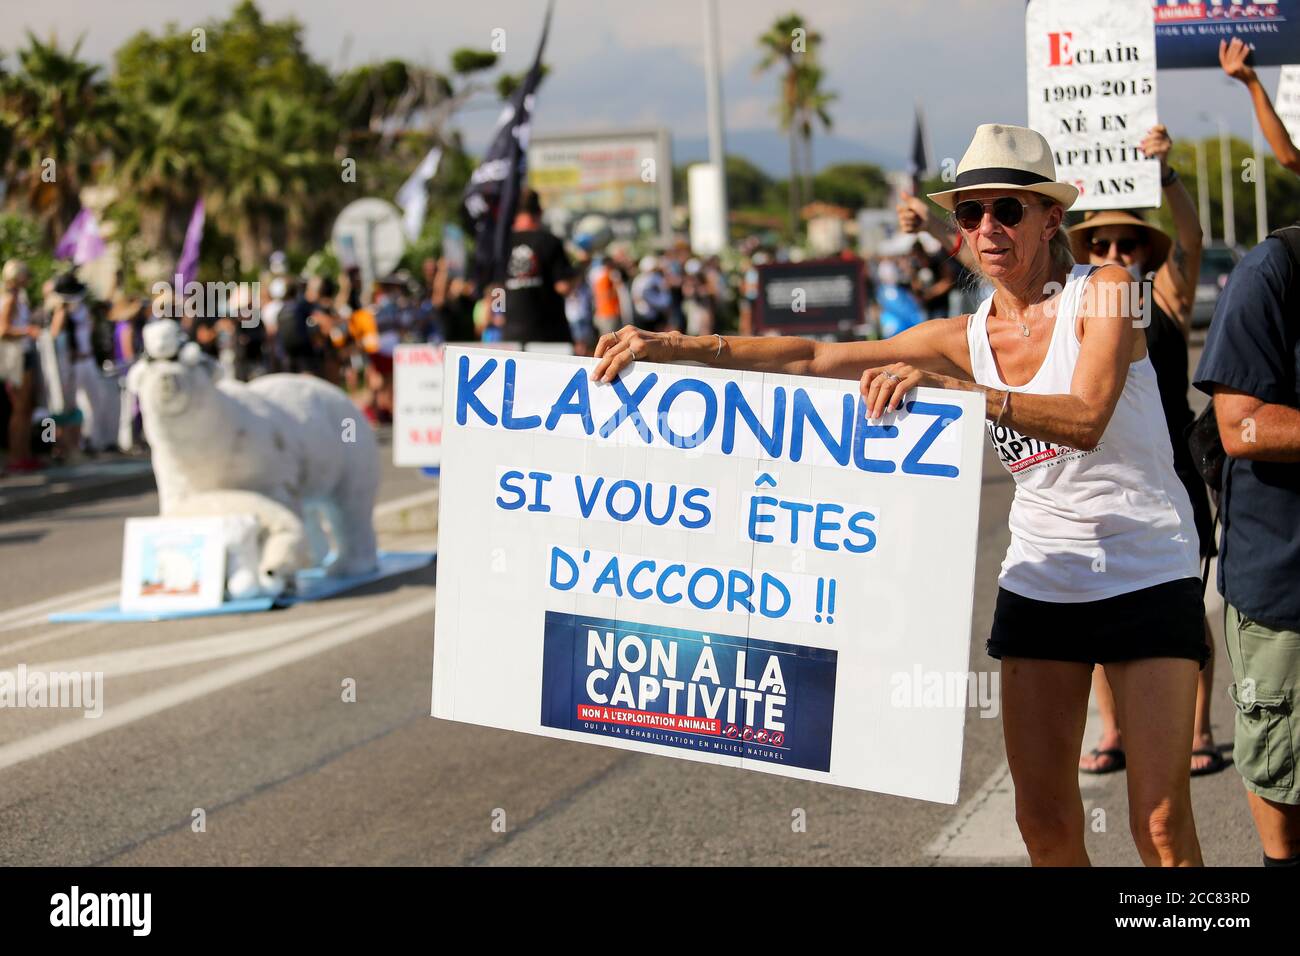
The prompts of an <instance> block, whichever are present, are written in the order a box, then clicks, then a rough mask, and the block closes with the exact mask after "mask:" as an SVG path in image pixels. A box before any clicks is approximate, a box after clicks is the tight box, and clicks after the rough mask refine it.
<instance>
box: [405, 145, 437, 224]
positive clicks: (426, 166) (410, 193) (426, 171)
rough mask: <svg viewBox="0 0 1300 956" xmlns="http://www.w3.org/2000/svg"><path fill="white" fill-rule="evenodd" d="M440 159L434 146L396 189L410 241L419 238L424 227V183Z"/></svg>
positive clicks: (427, 196)
mask: <svg viewBox="0 0 1300 956" xmlns="http://www.w3.org/2000/svg"><path fill="white" fill-rule="evenodd" d="M441 161H442V150H441V149H439V148H438V147H437V146H435V147H433V149H431V150H429V152H428V154H427V155H426V156H425V157H424V159H423V161H421V163H420V165H419V166H418V167H416V170H415V172H413V173H411V177H410V179H408V180H407V181H406V182H404V183H402V188H401V189H399V190H398V191H397V205H399V206H401V207H402V213H403V215H402V227H403V229H404V230H405V231H406V238H407V239H409V240H410V241H411V242H414V241H415V240H416V239H419V238H420V230H421V229H422V228H423V227H424V209H425V207H426V206H427V205H428V203H429V194H428V192H427V191H426V190H425V188H424V184H425V183H427V182H428V181H429V180H430V179H432V178H433V177H434V174H435V173H437V172H438V163H440V162H441Z"/></svg>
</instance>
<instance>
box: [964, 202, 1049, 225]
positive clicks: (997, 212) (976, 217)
mask: <svg viewBox="0 0 1300 956" xmlns="http://www.w3.org/2000/svg"><path fill="white" fill-rule="evenodd" d="M1031 205H1035V206H1041V205H1045V203H1027V202H1025V201H1024V200H1023V199H1017V198H1016V197H1014V196H1001V197H999V198H998V199H992V200H988V199H986V200H984V201H982V202H981V201H980V200H978V199H967V200H965V201H964V202H959V203H957V205H956V207H955V208H954V209H953V211H952V214H953V218H955V219H956V220H957V225H959V226H961V227H962V228H963V229H965V230H966V231H967V232H974V231H975V230H976V229H978V228H979V227H980V223H982V222H983V221H984V211H985V210H986V209H991V210H992V212H993V218H994V219H996V220H997V221H998V222H1000V223H1002V225H1004V226H1018V225H1020V221H1021V220H1022V219H1024V218H1025V210H1026V209H1028V208H1029V207H1030V206H1031Z"/></svg>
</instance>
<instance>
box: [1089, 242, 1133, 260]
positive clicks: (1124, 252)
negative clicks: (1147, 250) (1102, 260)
mask: <svg viewBox="0 0 1300 956" xmlns="http://www.w3.org/2000/svg"><path fill="white" fill-rule="evenodd" d="M1112 245H1113V246H1114V247H1115V248H1116V249H1117V250H1118V251H1119V254H1120V255H1121V256H1131V255H1132V254H1133V252H1134V250H1136V249H1137V247H1138V246H1140V245H1141V243H1140V242H1138V240H1136V239H1114V240H1111V239H1094V240H1092V241H1091V242H1090V243H1088V248H1089V249H1090V250H1091V251H1092V254H1093V255H1094V256H1105V255H1106V253H1108V252H1110V247H1111V246H1112Z"/></svg>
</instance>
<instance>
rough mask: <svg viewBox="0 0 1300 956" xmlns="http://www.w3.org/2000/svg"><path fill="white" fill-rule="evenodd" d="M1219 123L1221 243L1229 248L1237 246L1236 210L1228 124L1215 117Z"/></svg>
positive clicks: (1220, 117) (1221, 118) (1222, 119)
mask: <svg viewBox="0 0 1300 956" xmlns="http://www.w3.org/2000/svg"><path fill="white" fill-rule="evenodd" d="M1216 119H1217V120H1218V123H1219V165H1220V166H1221V167H1222V168H1221V170H1220V172H1221V173H1222V174H1223V175H1222V179H1223V241H1224V242H1225V243H1227V244H1228V245H1229V246H1235V245H1236V244H1237V210H1236V207H1235V204H1234V203H1233V196H1232V146H1231V144H1230V143H1229V142H1228V123H1227V121H1226V120H1225V119H1224V118H1223V117H1222V116H1219V117H1216Z"/></svg>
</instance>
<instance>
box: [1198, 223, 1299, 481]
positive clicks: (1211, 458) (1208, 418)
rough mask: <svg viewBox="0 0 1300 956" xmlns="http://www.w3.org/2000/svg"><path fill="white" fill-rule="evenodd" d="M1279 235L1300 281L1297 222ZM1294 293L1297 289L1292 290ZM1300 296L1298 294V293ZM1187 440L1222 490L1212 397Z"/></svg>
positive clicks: (1207, 475) (1219, 443)
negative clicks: (1288, 252) (1289, 254)
mask: <svg viewBox="0 0 1300 956" xmlns="http://www.w3.org/2000/svg"><path fill="white" fill-rule="evenodd" d="M1271 238H1273V239H1279V240H1281V241H1282V243H1283V244H1284V245H1285V246H1286V247H1287V249H1288V250H1290V252H1291V261H1292V263H1293V265H1294V271H1293V272H1292V277H1293V282H1295V281H1300V223H1297V224H1296V225H1294V226H1287V227H1285V228H1283V229H1279V230H1277V232H1274V233H1273V234H1272V236H1271ZM1292 294H1293V295H1296V293H1294V292H1293V293H1292ZM1298 297H1300V296H1298ZM1187 444H1188V446H1189V447H1190V448H1191V450H1192V459H1193V461H1195V462H1196V470H1197V471H1198V472H1200V474H1201V477H1202V478H1203V479H1204V480H1205V483H1206V484H1207V485H1209V486H1210V488H1211V489H1212V490H1213V491H1214V493H1215V494H1216V495H1217V494H1219V493H1220V492H1222V491H1223V468H1224V465H1225V464H1226V463H1227V460H1228V456H1227V453H1226V452H1225V451H1224V450H1223V441H1222V440H1221V439H1220V438H1219V422H1218V419H1216V418H1215V415H1214V399H1213V398H1211V399H1210V403H1209V404H1208V405H1206V406H1205V411H1203V412H1201V414H1199V415H1197V416H1196V420H1195V421H1193V422H1192V424H1191V425H1189V426H1188V428H1187Z"/></svg>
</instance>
